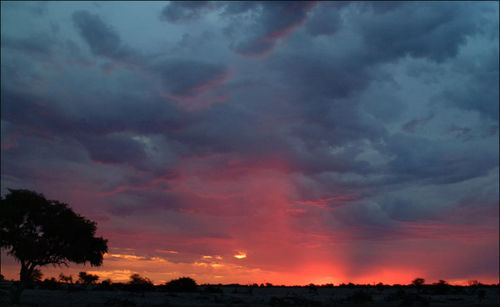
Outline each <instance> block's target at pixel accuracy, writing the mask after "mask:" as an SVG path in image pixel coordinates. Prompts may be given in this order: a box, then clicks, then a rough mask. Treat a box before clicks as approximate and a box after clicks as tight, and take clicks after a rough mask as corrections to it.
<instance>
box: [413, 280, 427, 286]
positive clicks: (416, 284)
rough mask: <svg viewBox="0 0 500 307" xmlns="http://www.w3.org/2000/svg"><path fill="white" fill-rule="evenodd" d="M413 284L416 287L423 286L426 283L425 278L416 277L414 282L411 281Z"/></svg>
mask: <svg viewBox="0 0 500 307" xmlns="http://www.w3.org/2000/svg"><path fill="white" fill-rule="evenodd" d="M411 284H412V285H414V286H415V287H421V286H423V285H424V284H425V279H423V278H415V279H414V280H413V281H412V282H411Z"/></svg>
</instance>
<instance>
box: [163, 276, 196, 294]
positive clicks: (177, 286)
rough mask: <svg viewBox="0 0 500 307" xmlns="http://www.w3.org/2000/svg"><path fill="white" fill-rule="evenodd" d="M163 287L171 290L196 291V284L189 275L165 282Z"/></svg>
mask: <svg viewBox="0 0 500 307" xmlns="http://www.w3.org/2000/svg"><path fill="white" fill-rule="evenodd" d="M165 289H166V290H167V291H172V292H196V291H197V290H198V285H197V284H196V281H194V279H192V278H190V277H181V278H178V279H174V280H171V281H169V282H167V283H166V284H165Z"/></svg>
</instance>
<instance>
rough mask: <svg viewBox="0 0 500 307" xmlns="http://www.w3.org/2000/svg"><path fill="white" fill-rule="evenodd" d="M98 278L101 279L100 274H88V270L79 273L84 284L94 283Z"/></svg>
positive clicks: (80, 281) (79, 279)
mask: <svg viewBox="0 0 500 307" xmlns="http://www.w3.org/2000/svg"><path fill="white" fill-rule="evenodd" d="M97 280H99V276H97V275H94V274H88V273H87V272H80V273H78V282H79V283H81V284H84V285H92V284H94V283H95V282H96V281H97Z"/></svg>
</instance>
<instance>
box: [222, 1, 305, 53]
mask: <svg viewBox="0 0 500 307" xmlns="http://www.w3.org/2000/svg"><path fill="white" fill-rule="evenodd" d="M242 6H243V8H242ZM314 6H315V2H312V1H309V2H302V1H293V2H286V1H280V2H274V1H270V2H259V3H256V4H253V5H251V6H247V4H246V3H241V2H228V3H225V9H224V10H225V11H224V13H223V16H224V15H225V16H229V17H230V24H229V26H228V27H227V28H226V29H225V32H226V34H227V35H228V37H229V38H230V40H231V45H230V46H231V48H232V49H233V50H234V51H236V52H237V53H239V54H242V55H246V56H262V55H265V54H267V53H268V52H270V51H271V50H272V49H273V48H274V47H275V46H276V44H277V41H278V40H279V39H281V38H284V37H287V36H288V35H290V33H291V32H292V31H293V30H294V29H295V28H296V27H298V26H300V25H301V24H302V23H303V22H304V21H305V20H306V18H307V13H308V12H309V10H310V9H311V8H313V7H314ZM249 11H250V12H251V13H250V16H251V17H250V18H251V21H250V22H249V24H245V23H242V20H244V19H243V18H242V17H241V16H239V15H240V14H243V13H245V14H247V13H248V12H249Z"/></svg>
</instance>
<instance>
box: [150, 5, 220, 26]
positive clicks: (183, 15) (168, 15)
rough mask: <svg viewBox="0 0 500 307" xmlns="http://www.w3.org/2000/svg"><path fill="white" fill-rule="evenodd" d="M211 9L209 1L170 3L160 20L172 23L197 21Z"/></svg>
mask: <svg viewBox="0 0 500 307" xmlns="http://www.w3.org/2000/svg"><path fill="white" fill-rule="evenodd" d="M211 8H213V4H212V3H211V1H172V2H170V4H168V5H167V6H166V7H165V8H164V9H163V10H162V12H161V15H160V16H161V18H162V19H165V20H167V21H168V22H172V23H182V22H187V21H193V20H196V19H199V18H200V17H201V16H202V14H203V13H205V12H207V11H208V10H210V9H211Z"/></svg>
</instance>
